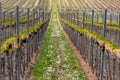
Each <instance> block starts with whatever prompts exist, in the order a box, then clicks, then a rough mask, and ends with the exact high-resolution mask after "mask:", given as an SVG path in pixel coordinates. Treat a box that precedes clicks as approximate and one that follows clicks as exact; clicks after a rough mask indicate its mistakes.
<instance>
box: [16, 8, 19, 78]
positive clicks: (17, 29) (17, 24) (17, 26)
mask: <svg viewBox="0 0 120 80" xmlns="http://www.w3.org/2000/svg"><path fill="white" fill-rule="evenodd" d="M19 19H20V18H19V6H17V7H16V34H17V36H18V39H17V44H19V43H20V40H19V27H20V20H19ZM16 52H17V54H16V55H17V63H16V64H17V79H18V80H20V50H19V49H17V50H16Z"/></svg>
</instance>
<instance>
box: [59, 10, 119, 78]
mask: <svg viewBox="0 0 120 80" xmlns="http://www.w3.org/2000/svg"><path fill="white" fill-rule="evenodd" d="M85 11H86V10H79V11H74V10H66V11H59V14H60V20H61V24H62V26H63V28H64V30H65V31H66V33H67V34H68V36H69V38H70V39H71V41H72V42H73V43H74V45H75V46H76V47H77V49H78V50H79V51H80V53H81V55H82V57H83V58H84V60H85V61H86V63H88V64H89V66H90V67H91V69H92V71H93V73H95V74H96V76H97V78H98V80H120V76H119V75H120V52H119V50H120V48H119V47H120V45H119V44H120V42H119V41H120V40H119V39H120V36H119V35H120V32H119V30H120V28H119V26H120V24H119V21H120V18H118V17H119V16H117V18H114V19H113V18H112V16H114V15H112V16H110V14H109V12H108V11H107V10H106V9H105V11H103V12H102V16H100V15H99V16H98V15H96V14H95V11H94V10H92V11H88V12H85ZM96 12H97V13H98V12H99V11H96ZM100 13H101V11H100ZM117 14H118V15H119V13H117Z"/></svg>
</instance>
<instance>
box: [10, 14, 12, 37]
mask: <svg viewBox="0 0 120 80" xmlns="http://www.w3.org/2000/svg"><path fill="white" fill-rule="evenodd" d="M11 28H12V12H10V37H11V36H12V34H11V33H12V30H11Z"/></svg>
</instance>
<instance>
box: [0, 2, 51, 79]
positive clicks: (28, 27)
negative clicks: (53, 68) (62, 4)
mask: <svg viewBox="0 0 120 80" xmlns="http://www.w3.org/2000/svg"><path fill="white" fill-rule="evenodd" d="M13 1H14V0H13ZM20 1H22V0H20ZM26 1H30V5H29V6H26V7H24V8H22V7H21V5H23V4H24V2H25V0H24V2H23V3H20V4H19V5H20V6H16V7H15V8H14V9H12V10H11V9H10V8H8V9H6V8H5V7H4V6H5V3H4V4H0V80H25V79H26V78H27V74H29V72H28V73H26V72H27V70H28V67H29V65H30V64H32V59H33V58H34V57H35V56H36V55H37V53H38V51H39V49H40V48H39V47H40V44H41V41H42V39H43V38H44V33H45V31H46V29H47V27H48V23H49V19H50V15H51V10H46V9H45V8H44V6H45V5H47V3H48V2H46V3H45V5H44V4H41V3H40V2H39V4H38V5H36V6H34V5H33V3H35V1H34V0H26ZM36 1H37V0H36ZM41 1H43V0H41ZM8 2H9V1H8ZM43 3H44V1H43ZM40 4H41V5H40ZM8 7H10V5H8ZM7 10H8V11H7Z"/></svg>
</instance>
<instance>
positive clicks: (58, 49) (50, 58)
mask: <svg viewBox="0 0 120 80" xmlns="http://www.w3.org/2000/svg"><path fill="white" fill-rule="evenodd" d="M54 7H55V6H54ZM58 21H59V20H58V16H57V10H56V9H54V10H53V12H52V15H51V20H50V24H49V28H48V31H47V34H46V36H45V40H44V43H43V46H42V50H41V52H40V56H39V58H38V60H37V61H36V64H35V66H34V68H33V80H87V78H86V77H85V76H83V75H82V74H81V72H80V70H79V68H78V67H77V61H76V59H75V57H74V55H73V51H72V49H71V48H70V47H69V44H68V42H67V41H66V40H65V37H64V34H63V32H62V31H61V30H60V24H59V23H58Z"/></svg>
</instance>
